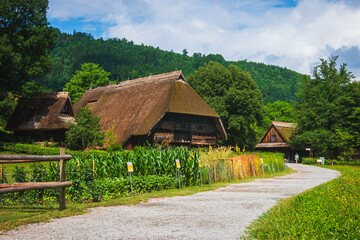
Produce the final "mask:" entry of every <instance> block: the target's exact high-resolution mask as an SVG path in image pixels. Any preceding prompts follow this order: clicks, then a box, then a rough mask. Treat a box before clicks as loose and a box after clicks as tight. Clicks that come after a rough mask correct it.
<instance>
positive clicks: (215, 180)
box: [213, 160, 216, 183]
mask: <svg viewBox="0 0 360 240" xmlns="http://www.w3.org/2000/svg"><path fill="white" fill-rule="evenodd" d="M213 161H214V182H215V183H216V162H215V160H213Z"/></svg>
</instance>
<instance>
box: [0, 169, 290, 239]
mask: <svg viewBox="0 0 360 240" xmlns="http://www.w3.org/2000/svg"><path fill="white" fill-rule="evenodd" d="M293 172H295V171H294V170H292V169H288V170H287V171H285V172H280V173H276V174H273V175H265V176H258V177H256V178H271V177H275V176H281V175H286V174H289V173H293ZM254 179H255V178H254V177H251V178H246V179H244V180H233V181H232V182H218V183H215V184H212V185H204V186H203V187H200V186H196V187H187V188H182V189H181V190H179V189H169V190H164V191H154V192H151V193H144V194H139V195H134V197H122V198H117V199H111V200H107V201H102V202H96V203H73V202H69V203H66V210H64V211H59V210H58V208H59V204H58V203H47V204H44V205H40V204H39V205H13V206H1V207H0V234H1V233H3V232H5V231H8V230H11V229H15V228H16V227H18V226H21V225H25V224H29V223H39V222H46V221H49V220H50V219H53V218H61V217H69V216H74V215H79V214H84V213H86V212H87V209H89V208H94V207H108V206H117V205H132V204H139V203H141V202H147V201H148V200H149V199H150V198H163V197H174V196H186V195H192V194H195V193H198V192H204V191H211V190H215V189H218V188H222V187H226V186H227V185H229V184H231V183H242V182H249V181H252V180H254Z"/></svg>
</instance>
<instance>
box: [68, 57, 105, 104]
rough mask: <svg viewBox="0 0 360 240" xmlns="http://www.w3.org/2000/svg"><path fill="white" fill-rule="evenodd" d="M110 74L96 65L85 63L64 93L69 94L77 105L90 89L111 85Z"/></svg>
mask: <svg viewBox="0 0 360 240" xmlns="http://www.w3.org/2000/svg"><path fill="white" fill-rule="evenodd" d="M109 76H110V73H108V72H106V71H105V70H104V69H103V68H102V67H99V65H98V64H95V63H84V64H83V65H81V71H76V73H75V74H74V76H73V78H72V79H71V80H70V82H68V83H67V84H66V85H65V88H64V91H68V92H69V96H70V97H71V99H72V102H73V103H75V102H76V101H77V100H78V99H79V98H81V96H82V95H83V94H84V93H85V92H86V91H87V90H88V89H89V88H95V87H98V86H105V85H108V84H109Z"/></svg>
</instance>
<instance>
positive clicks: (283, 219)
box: [243, 166, 360, 239]
mask: <svg viewBox="0 0 360 240" xmlns="http://www.w3.org/2000/svg"><path fill="white" fill-rule="evenodd" d="M326 168H330V169H335V170H337V171H339V172H341V174H342V175H341V176H340V177H339V178H337V179H334V180H332V181H330V182H328V183H325V184H322V185H320V186H318V187H316V188H313V189H311V190H308V191H306V192H304V193H301V194H298V195H296V196H293V197H290V198H287V199H284V200H281V201H280V203H279V204H278V205H276V206H275V207H273V208H272V209H271V210H270V211H268V212H267V213H265V214H264V215H263V216H261V217H260V218H259V219H257V220H256V221H255V222H253V223H252V224H251V225H250V227H249V228H248V232H247V233H248V236H244V237H243V238H244V239H360V167H356V166H333V167H332V166H326Z"/></svg>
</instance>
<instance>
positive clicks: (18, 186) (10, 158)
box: [0, 148, 72, 210]
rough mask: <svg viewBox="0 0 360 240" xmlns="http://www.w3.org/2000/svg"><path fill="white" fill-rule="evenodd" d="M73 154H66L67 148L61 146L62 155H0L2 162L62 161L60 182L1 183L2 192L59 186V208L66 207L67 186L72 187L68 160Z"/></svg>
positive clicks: (0, 161)
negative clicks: (67, 169)
mask: <svg viewBox="0 0 360 240" xmlns="http://www.w3.org/2000/svg"><path fill="white" fill-rule="evenodd" d="M71 158H72V157H71V155H66V149H65V148H60V155H52V156H35V155H0V164H10V163H29V162H53V161H60V181H59V182H30V183H29V182H26V183H0V194H5V193H13V192H22V191H27V190H40V189H46V188H59V189H60V199H59V209H60V210H64V209H65V188H66V187H70V186H71V185H72V182H70V181H66V173H65V169H66V161H68V160H70V159H71Z"/></svg>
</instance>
